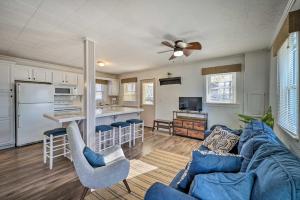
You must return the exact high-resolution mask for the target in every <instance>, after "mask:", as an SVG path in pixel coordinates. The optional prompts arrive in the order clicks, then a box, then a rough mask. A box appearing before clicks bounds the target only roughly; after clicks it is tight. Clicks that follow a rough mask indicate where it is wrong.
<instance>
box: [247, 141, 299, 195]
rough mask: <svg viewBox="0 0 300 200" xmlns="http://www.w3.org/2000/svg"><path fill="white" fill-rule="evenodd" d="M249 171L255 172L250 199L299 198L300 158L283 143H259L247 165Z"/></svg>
mask: <svg viewBox="0 0 300 200" xmlns="http://www.w3.org/2000/svg"><path fill="white" fill-rule="evenodd" d="M251 171H254V172H255V173H256V174H257V178H256V181H255V183H254V185H253V189H252V194H251V195H252V197H251V198H252V199H264V200H271V199H272V200H273V199H285V200H296V199H300V160H299V158H297V157H296V156H294V155H293V154H292V153H290V152H289V150H287V149H286V148H285V147H284V146H283V145H276V144H270V143H265V144H263V145H261V146H260V147H259V149H258V150H257V151H256V152H255V154H254V156H253V158H252V159H251V161H250V163H249V165H248V168H247V172H251Z"/></svg>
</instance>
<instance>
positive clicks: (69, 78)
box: [53, 71, 77, 85]
mask: <svg viewBox="0 0 300 200" xmlns="http://www.w3.org/2000/svg"><path fill="white" fill-rule="evenodd" d="M53 84H64V85H77V74H75V73H71V72H63V71H53Z"/></svg>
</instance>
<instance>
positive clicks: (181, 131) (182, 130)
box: [174, 127, 188, 136]
mask: <svg viewBox="0 0 300 200" xmlns="http://www.w3.org/2000/svg"><path fill="white" fill-rule="evenodd" d="M174 130H175V133H176V134H178V135H184V136H187V135H188V134H187V129H185V128H178V127H174Z"/></svg>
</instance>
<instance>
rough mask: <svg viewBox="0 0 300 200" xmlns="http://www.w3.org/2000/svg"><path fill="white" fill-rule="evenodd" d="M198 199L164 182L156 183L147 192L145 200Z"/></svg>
mask: <svg viewBox="0 0 300 200" xmlns="http://www.w3.org/2000/svg"><path fill="white" fill-rule="evenodd" d="M165 199H172V200H197V199H196V198H194V197H192V196H189V195H187V194H185V193H183V192H180V191H178V190H176V189H174V188H171V187H169V186H166V185H164V184H162V183H154V184H153V185H152V186H151V187H150V188H149V189H148V191H147V192H146V195H145V198H144V200H165Z"/></svg>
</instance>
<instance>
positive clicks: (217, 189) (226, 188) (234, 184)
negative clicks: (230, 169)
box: [189, 173, 255, 200]
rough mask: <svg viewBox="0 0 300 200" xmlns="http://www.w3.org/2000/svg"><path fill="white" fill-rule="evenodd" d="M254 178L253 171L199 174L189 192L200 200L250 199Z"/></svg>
mask: <svg viewBox="0 0 300 200" xmlns="http://www.w3.org/2000/svg"><path fill="white" fill-rule="evenodd" d="M254 179H255V174H254V173H211V174H199V175H197V176H195V178H194V181H193V183H192V185H191V189H190V191H189V194H190V195H191V196H193V197H195V198H198V199H201V200H211V199H214V200H231V199H234V200H244V199H250V196H251V191H252V186H253V183H254Z"/></svg>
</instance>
